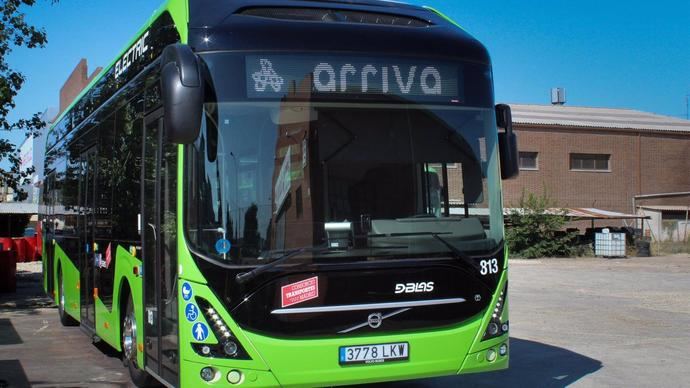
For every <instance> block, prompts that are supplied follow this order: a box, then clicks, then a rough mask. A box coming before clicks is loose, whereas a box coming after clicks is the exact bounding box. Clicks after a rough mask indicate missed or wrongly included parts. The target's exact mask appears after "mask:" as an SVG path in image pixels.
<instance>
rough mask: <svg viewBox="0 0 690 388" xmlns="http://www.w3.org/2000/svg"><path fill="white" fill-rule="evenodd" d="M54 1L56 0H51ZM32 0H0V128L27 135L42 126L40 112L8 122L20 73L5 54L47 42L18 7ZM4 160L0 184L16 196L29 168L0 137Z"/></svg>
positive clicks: (21, 79) (21, 77)
mask: <svg viewBox="0 0 690 388" xmlns="http://www.w3.org/2000/svg"><path fill="white" fill-rule="evenodd" d="M51 2H52V3H56V2H57V0H51ZM35 3H36V0H2V2H0V18H1V19H2V20H1V21H0V130H2V131H13V130H22V131H25V132H26V135H27V136H31V135H35V134H37V133H39V131H40V130H41V129H43V128H44V127H45V125H46V124H45V123H44V122H43V120H41V117H40V113H36V114H34V115H33V116H32V117H31V118H22V119H19V120H17V121H16V122H9V121H8V119H7V115H8V114H9V113H10V111H11V110H12V109H14V108H15V102H14V98H15V97H16V96H17V93H18V92H19V90H20V89H21V88H22V86H23V85H24V81H25V80H26V79H25V77H24V75H23V74H22V73H20V72H19V71H18V70H15V69H13V68H12V67H11V66H10V65H9V63H7V57H8V56H9V54H10V53H11V52H12V50H13V49H14V48H18V47H26V48H29V49H33V48H38V47H45V45H46V43H47V42H48V40H47V36H46V32H45V30H43V29H38V28H36V27H34V26H32V25H29V24H28V23H27V22H26V20H25V15H24V13H23V12H22V11H21V10H20V7H22V6H25V7H31V6H33V5H34V4H35ZM5 160H7V162H8V163H9V166H10V167H9V169H7V170H5V169H0V184H2V185H7V186H8V187H11V188H13V189H14V190H15V192H17V193H20V198H19V199H22V197H25V196H26V193H23V192H22V191H21V190H20V188H19V186H21V185H22V184H26V183H28V182H27V180H28V177H29V176H30V175H31V174H32V173H33V171H32V169H30V170H28V171H20V168H19V165H20V158H19V150H18V149H17V147H16V146H15V145H14V144H12V143H11V142H9V141H7V139H0V162H3V161H5Z"/></svg>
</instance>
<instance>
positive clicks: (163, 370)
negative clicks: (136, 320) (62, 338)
mask: <svg viewBox="0 0 690 388" xmlns="http://www.w3.org/2000/svg"><path fill="white" fill-rule="evenodd" d="M176 150H177V146H175V145H172V144H166V142H164V141H163V119H162V116H161V111H160V110H159V111H157V112H154V113H153V114H151V115H149V116H148V117H147V118H146V119H145V130H144V150H143V160H144V163H143V165H142V169H143V171H142V174H143V177H142V178H143V179H142V182H143V183H144V196H143V200H142V206H143V208H142V220H143V226H142V231H143V252H144V301H145V306H146V316H145V321H146V324H145V330H144V336H145V342H146V369H147V371H149V372H150V373H155V374H156V375H158V376H159V377H160V378H162V379H163V380H165V381H166V382H167V383H169V384H170V385H172V386H177V385H178V380H179V377H178V376H179V348H178V318H177V315H178V314H177V303H178V301H177V281H176V279H177V251H176V248H177V244H176V242H177V240H176V239H177V233H176V227H177V223H176V221H175V214H176V213H177V209H176V203H177V201H176V200H177V197H176V196H177V151H176Z"/></svg>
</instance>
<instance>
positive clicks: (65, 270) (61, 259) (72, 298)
mask: <svg viewBox="0 0 690 388" xmlns="http://www.w3.org/2000/svg"><path fill="white" fill-rule="evenodd" d="M53 244H54V245H55V250H54V256H53V265H54V267H53V284H55V292H54V293H53V298H54V300H55V303H59V302H58V300H59V298H60V295H58V294H59V290H60V287H59V286H58V268H61V270H62V281H63V282H64V287H65V312H66V313H67V314H69V316H71V317H72V318H74V319H76V320H77V321H81V298H80V295H79V294H80V290H81V281H80V277H79V269H78V268H77V267H76V266H75V265H74V262H73V261H72V260H71V259H70V258H69V257H68V256H67V254H65V251H63V250H62V248H60V245H59V244H57V243H55V241H54V240H53ZM44 252H45V251H44Z"/></svg>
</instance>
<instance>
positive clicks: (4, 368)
mask: <svg viewBox="0 0 690 388" xmlns="http://www.w3.org/2000/svg"><path fill="white" fill-rule="evenodd" d="M30 386H31V384H29V379H27V377H26V373H24V368H23V367H22V363H21V362H19V360H0V388H9V387H30Z"/></svg>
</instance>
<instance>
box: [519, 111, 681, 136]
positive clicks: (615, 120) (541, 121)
mask: <svg viewBox="0 0 690 388" xmlns="http://www.w3.org/2000/svg"><path fill="white" fill-rule="evenodd" d="M510 107H511V110H512V112H513V123H515V124H536V125H554V126H563V127H588V128H607V129H608V128H613V129H634V130H643V131H660V132H674V133H675V132H679V133H688V134H690V121H688V120H683V119H679V118H675V117H669V116H662V115H657V114H653V113H647V112H641V111H637V110H631V109H610V108H588V107H579V106H568V105H525V104H510Z"/></svg>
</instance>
